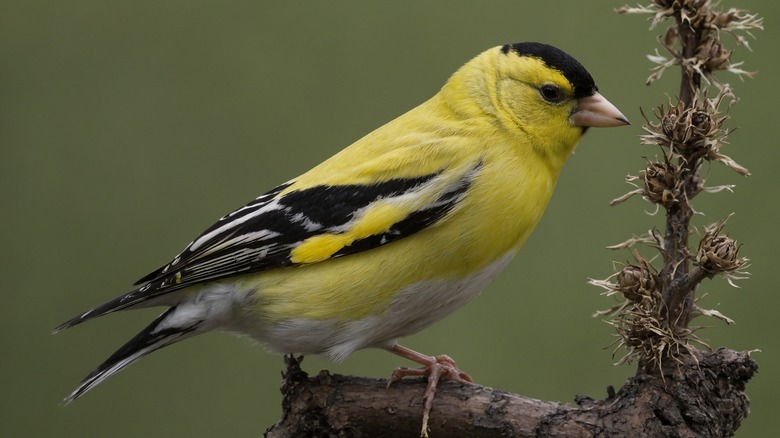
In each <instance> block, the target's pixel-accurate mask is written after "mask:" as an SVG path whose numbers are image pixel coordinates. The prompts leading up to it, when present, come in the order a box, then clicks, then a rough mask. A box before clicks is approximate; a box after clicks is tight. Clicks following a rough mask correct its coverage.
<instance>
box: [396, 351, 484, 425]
mask: <svg viewBox="0 0 780 438" xmlns="http://www.w3.org/2000/svg"><path fill="white" fill-rule="evenodd" d="M390 351H391V352H393V353H395V354H397V355H399V356H403V357H405V358H407V359H409V360H412V361H414V362H417V363H419V364H421V365H423V367H421V368H406V367H399V368H396V369H395V370H394V371H393V373H392V374H391V375H390V378H389V379H387V388H388V389H389V388H390V385H392V384H393V383H395V382H397V381H399V380H401V379H403V378H404V377H409V376H414V377H427V378H428V386H427V387H426V388H425V392H424V393H423V418H422V430H421V431H420V436H421V437H424V438H427V437H428V419H429V418H430V413H431V407H432V406H433V399H434V397H435V396H436V387H437V386H438V384H439V381H440V380H454V381H456V382H462V383H471V382H473V381H474V380H472V378H471V376H469V375H468V374H466V373H464V372H463V371H461V370H460V369H459V368H458V366H457V365H456V364H455V361H454V360H452V358H451V357H449V356H447V355H441V356H435V357H431V356H426V355H424V354H420V353H418V352H416V351H413V350H410V349H408V348H406V347H402V346H400V345H397V344H396V345H394V346H393V347H391V348H390Z"/></svg>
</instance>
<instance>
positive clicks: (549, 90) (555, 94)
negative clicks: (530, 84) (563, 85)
mask: <svg viewBox="0 0 780 438" xmlns="http://www.w3.org/2000/svg"><path fill="white" fill-rule="evenodd" d="M539 93H540V94H541V95H542V97H543V98H544V100H546V101H548V102H560V101H561V100H563V94H562V93H561V89H560V88H558V87H556V86H555V85H551V84H547V85H542V87H541V88H539Z"/></svg>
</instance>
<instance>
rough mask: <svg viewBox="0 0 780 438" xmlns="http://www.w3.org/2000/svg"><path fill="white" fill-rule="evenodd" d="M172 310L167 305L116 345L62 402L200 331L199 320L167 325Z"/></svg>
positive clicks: (72, 398)
mask: <svg viewBox="0 0 780 438" xmlns="http://www.w3.org/2000/svg"><path fill="white" fill-rule="evenodd" d="M175 312H176V307H171V308H170V309H168V310H167V311H165V312H164V313H163V314H162V315H160V316H159V317H158V318H157V319H155V320H154V322H152V323H151V324H149V325H148V326H147V327H146V328H145V329H143V330H141V332H140V333H138V334H137V335H136V336H135V337H134V338H133V339H131V340H130V341H129V342H127V343H126V344H125V345H123V346H122V347H121V348H119V350H117V351H116V352H115V353H114V354H112V355H111V357H109V358H108V359H106V361H105V362H103V363H102V364H101V365H100V366H98V367H97V368H95V369H94V370H93V371H92V372H91V373H89V375H88V376H87V377H85V378H84V380H82V381H81V384H79V386H78V388H76V390H75V391H73V392H72V393H71V394H70V395H68V396H67V397H66V398H65V404H68V403H71V402H72V401H74V400H76V399H77V398H79V397H81V396H82V395H84V394H85V393H86V392H87V391H89V390H90V389H92V388H94V387H95V386H96V385H98V384H99V383H101V382H102V381H104V380H106V379H107V378H109V377H111V376H112V375H114V374H115V373H117V372H119V371H120V370H122V369H124V368H125V367H126V366H128V365H130V364H131V363H133V362H135V361H136V360H138V359H140V358H141V357H143V356H145V355H147V354H149V353H151V352H153V351H155V350H159V349H160V348H163V347H166V346H168V345H171V344H174V343H176V342H178V341H181V340H183V339H186V338H188V337H190V336H193V335H195V334H198V333H200V332H199V331H197V329H198V328H199V326H200V323H201V322H202V321H190V322H189V324H188V325H185V326H181V325H174V324H170V323H169V321H170V320H169V318H171V317H172V316H173V314H174V313H175ZM171 319H172V318H171ZM66 324H67V323H66Z"/></svg>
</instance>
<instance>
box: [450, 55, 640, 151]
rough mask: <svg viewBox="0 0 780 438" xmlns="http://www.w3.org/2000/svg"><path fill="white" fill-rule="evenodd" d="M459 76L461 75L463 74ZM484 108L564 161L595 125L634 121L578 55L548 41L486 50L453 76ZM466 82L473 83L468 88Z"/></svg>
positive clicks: (463, 89)
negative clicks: (603, 89)
mask: <svg viewBox="0 0 780 438" xmlns="http://www.w3.org/2000/svg"><path fill="white" fill-rule="evenodd" d="M458 76H461V77H460V78H458ZM453 79H454V80H455V81H454V82H456V83H460V85H461V86H460V87H458V88H460V89H461V92H463V91H465V90H469V91H471V92H472V93H471V96H472V98H473V99H476V100H475V101H474V100H472V101H473V102H475V103H477V106H478V107H480V108H481V112H482V113H483V114H484V113H487V114H492V115H493V116H495V117H496V118H497V119H499V120H500V121H501V124H502V125H503V126H505V127H506V128H507V129H509V130H510V131H514V132H516V133H517V134H518V135H521V136H523V137H524V138H530V139H532V141H531V143H532V145H533V146H534V148H535V149H538V150H540V151H542V152H544V153H545V154H550V153H553V154H555V155H558V156H560V157H562V158H563V159H565V157H566V156H568V155H569V153H570V152H571V150H572V149H573V148H574V146H575V145H576V143H577V141H578V140H579V139H580V137H582V135H583V134H584V133H585V132H586V131H587V130H588V128H590V127H613V126H622V125H627V124H629V122H628V119H626V117H625V116H624V115H623V114H622V113H621V112H620V111H619V110H618V109H617V108H616V107H615V106H614V105H612V104H611V103H610V102H609V101H608V100H607V99H605V98H604V97H603V96H602V95H601V94H600V93H599V92H598V88H597V87H596V84H595V82H594V81H593V78H592V77H591V75H590V73H588V71H587V70H586V69H585V67H583V66H582V64H580V63H579V62H578V61H577V60H576V59H574V58H573V57H572V56H570V55H568V54H567V53H565V52H564V51H562V50H560V49H558V48H556V47H553V46H550V45H548V44H542V43H535V42H527V43H516V44H506V45H504V46H499V47H495V48H493V49H489V50H487V51H485V52H484V53H482V54H481V55H479V56H477V57H476V58H474V59H473V60H472V61H471V62H469V63H468V64H466V65H465V66H464V68H463V69H462V71H460V72H459V74H456V75H455V76H453ZM464 84H469V85H466V86H463V85H464Z"/></svg>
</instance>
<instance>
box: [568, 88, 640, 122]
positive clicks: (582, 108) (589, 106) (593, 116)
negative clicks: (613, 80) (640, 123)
mask: <svg viewBox="0 0 780 438" xmlns="http://www.w3.org/2000/svg"><path fill="white" fill-rule="evenodd" d="M569 122H570V123H571V124H572V125H574V126H582V127H583V128H586V127H593V128H611V127H614V126H623V125H630V124H631V123H629V121H628V119H627V118H626V116H624V115H623V114H622V113H621V112H620V110H618V109H617V108H616V107H615V105H612V104H611V103H610V102H609V101H608V100H607V99H604V96H602V95H601V94H599V93H593V95H592V96H588V97H582V98H580V99H579V100H578V101H577V107H576V108H575V109H574V113H572V115H571V116H570V117H569Z"/></svg>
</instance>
